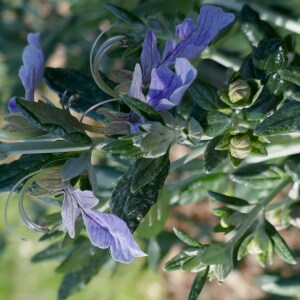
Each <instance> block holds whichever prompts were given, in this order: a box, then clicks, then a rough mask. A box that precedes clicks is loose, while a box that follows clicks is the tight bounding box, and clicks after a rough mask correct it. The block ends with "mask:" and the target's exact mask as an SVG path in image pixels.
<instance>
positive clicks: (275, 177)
mask: <svg viewBox="0 0 300 300" xmlns="http://www.w3.org/2000/svg"><path fill="white" fill-rule="evenodd" d="M286 176H287V174H286V173H285V172H284V171H283V170H282V169H281V168H279V167H278V166H275V165H269V164H262V163H260V164H252V165H248V166H244V167H241V168H239V169H237V170H236V171H235V172H234V173H233V174H232V179H233V180H234V181H236V182H238V183H241V184H244V185H246V186H250V187H252V188H255V189H262V188H264V189H271V188H273V187H275V186H276V185H277V184H278V183H279V182H281V181H282V179H283V178H285V177H286Z"/></svg>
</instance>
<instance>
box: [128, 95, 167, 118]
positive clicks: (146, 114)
mask: <svg viewBox="0 0 300 300" xmlns="http://www.w3.org/2000/svg"><path fill="white" fill-rule="evenodd" d="M122 102H124V103H125V104H126V105H127V106H128V107H129V108H131V109H132V110H133V111H134V112H136V113H137V114H138V115H139V116H140V117H142V118H145V119H146V120H148V121H158V122H160V123H161V124H165V122H164V119H163V118H162V116H161V115H160V114H159V113H158V112H157V111H156V110H155V109H154V108H152V107H151V106H150V105H148V104H146V103H145V102H143V101H141V100H138V99H135V98H132V97H124V98H122Z"/></svg>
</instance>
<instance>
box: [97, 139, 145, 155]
mask: <svg viewBox="0 0 300 300" xmlns="http://www.w3.org/2000/svg"><path fill="white" fill-rule="evenodd" d="M102 150H103V151H104V152H108V153H111V154H118V155H120V156H121V157H122V158H124V159H133V158H138V157H141V156H142V152H141V150H140V148H138V147H135V146H134V145H133V141H132V140H131V139H128V140H114V141H112V142H110V143H108V144H107V145H105V146H104V147H103V148H102Z"/></svg>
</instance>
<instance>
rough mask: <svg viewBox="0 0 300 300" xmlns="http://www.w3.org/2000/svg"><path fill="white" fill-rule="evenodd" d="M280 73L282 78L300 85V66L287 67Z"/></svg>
mask: <svg viewBox="0 0 300 300" xmlns="http://www.w3.org/2000/svg"><path fill="white" fill-rule="evenodd" d="M278 73H279V75H280V77H281V78H282V79H284V80H286V81H289V82H292V83H294V84H296V85H298V86H300V67H287V68H285V69H281V70H279V71H278Z"/></svg>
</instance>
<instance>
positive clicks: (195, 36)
mask: <svg viewBox="0 0 300 300" xmlns="http://www.w3.org/2000/svg"><path fill="white" fill-rule="evenodd" d="M233 20H234V14H231V13H226V12H224V11H223V10H222V8H220V7H215V6H210V5H206V6H204V7H203V8H201V10H200V15H199V17H198V19H197V25H196V26H195V25H194V23H193V22H192V20H190V19H185V20H184V21H183V23H182V24H180V25H178V26H177V28H176V34H177V35H178V37H179V38H180V39H181V41H180V42H179V43H178V44H176V45H175V44H174V41H173V40H171V41H167V44H166V48H165V50H164V54H163V57H162V61H161V64H165V65H170V64H172V63H174V62H175V60H176V58H178V57H185V58H189V59H190V58H193V57H195V56H197V55H198V54H200V53H201V52H202V51H203V50H204V48H205V47H206V46H207V45H208V44H209V43H210V42H211V41H212V40H213V39H214V38H215V37H216V36H217V34H218V33H219V32H220V31H221V30H222V29H223V28H224V27H226V26H227V25H228V24H230V23H231V22H233ZM170 45H172V47H170Z"/></svg>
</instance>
